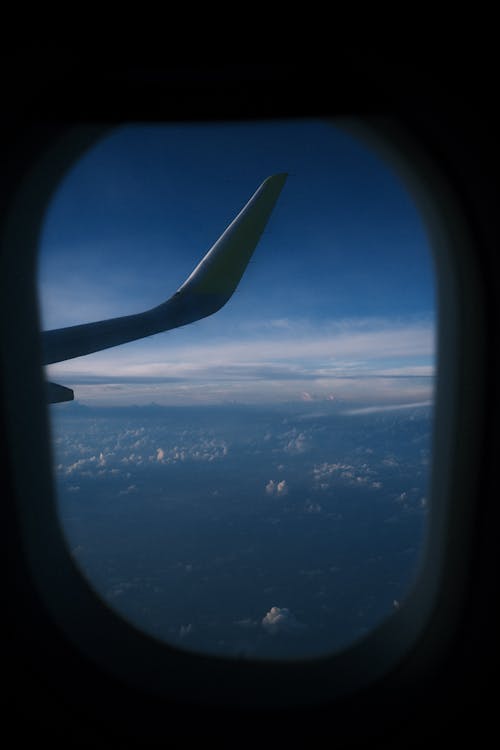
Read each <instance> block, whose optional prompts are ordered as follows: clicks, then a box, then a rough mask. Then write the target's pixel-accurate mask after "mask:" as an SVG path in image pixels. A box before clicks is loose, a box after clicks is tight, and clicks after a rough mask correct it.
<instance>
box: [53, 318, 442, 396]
mask: <svg viewBox="0 0 500 750" xmlns="http://www.w3.org/2000/svg"><path fill="white" fill-rule="evenodd" d="M172 333H175V332H170V333H169V334H168V335H169V339H168V345H169V349H168V356H166V349H167V338H166V336H161V337H158V338H156V337H155V338H154V339H151V340H149V339H146V340H145V341H143V342H132V343H131V344H129V345H127V347H118V348H117V349H115V350H113V351H110V350H105V351H103V352H97V353H96V354H91V355H88V356H86V357H82V358H78V359H77V360H74V361H73V360H71V361H68V362H63V363H58V364H54V365H51V366H49V367H48V373H49V376H50V378H51V379H52V378H54V379H55V380H56V382H60V383H63V384H68V385H70V386H71V387H73V386H75V387H76V388H77V397H78V398H79V399H84V400H87V401H93V402H94V403H97V402H98V401H99V400H100V401H102V402H107V403H145V402H151V400H155V401H158V402H161V403H172V404H174V403H175V404H179V403H220V402H221V401H224V400H226V401H227V400H228V399H229V400H231V399H234V400H239V401H243V402H246V403H250V402H255V401H262V400H275V401H276V400H277V401H289V400H296V401H298V400H305V401H314V400H318V399H324V400H326V399H329V398H331V396H332V393H334V394H335V396H336V397H338V398H352V399H353V400H355V399H358V400H365V401H366V400H367V399H368V398H372V399H376V401H377V402H378V401H380V402H385V403H387V402H396V401H397V399H398V396H399V403H401V402H402V401H403V400H404V401H414V402H418V401H423V400H429V399H430V398H432V387H433V384H432V379H433V374H434V366H433V364H432V361H433V357H434V328H433V325H432V324H431V323H427V324H424V323H418V324H416V323H406V324H401V323H395V322H394V321H391V320H384V319H359V320H347V321H342V320H340V321H327V322H323V323H314V322H313V321H310V322H307V321H301V322H300V324H298V323H297V324H295V323H294V321H289V320H287V321H286V322H285V321H284V320H281V321H278V322H276V321H275V323H274V324H273V325H269V323H267V328H266V326H264V325H263V328H262V330H260V331H258V332H257V334H256V333H255V332H254V333H252V335H251V336H250V335H249V333H248V331H246V332H245V331H244V330H243V329H241V328H237V330H236V332H233V333H232V336H231V338H227V337H226V338H221V337H219V338H217V339H215V340H214V341H213V342H210V343H206V342H203V341H200V340H196V341H192V342H190V344H189V346H188V345H186V343H185V342H183V339H182V338H180V337H177V338H176V337H175V335H171V334H172ZM422 361H424V362H426V361H427V363H426V364H422ZM366 380H368V381H369V382H366ZM100 381H102V382H100ZM118 386H119V387H118Z"/></svg>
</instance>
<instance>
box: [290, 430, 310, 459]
mask: <svg viewBox="0 0 500 750" xmlns="http://www.w3.org/2000/svg"><path fill="white" fill-rule="evenodd" d="M307 449H308V441H307V437H306V435H305V434H304V433H303V432H299V434H298V435H294V436H293V437H292V438H291V440H289V441H288V443H287V444H286V446H285V448H284V451H285V453H291V454H294V453H305V451H306V450H307Z"/></svg>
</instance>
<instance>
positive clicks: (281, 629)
mask: <svg viewBox="0 0 500 750" xmlns="http://www.w3.org/2000/svg"><path fill="white" fill-rule="evenodd" d="M262 627H263V628H264V630H265V631H266V632H267V633H270V634H271V635H276V634H278V633H297V632H299V631H301V630H303V629H304V628H305V625H303V624H302V623H301V622H299V621H298V620H297V618H296V617H295V615H294V614H292V612H290V610H289V609H288V608H287V607H271V609H270V610H269V612H267V614H266V615H265V616H264V617H263V618H262Z"/></svg>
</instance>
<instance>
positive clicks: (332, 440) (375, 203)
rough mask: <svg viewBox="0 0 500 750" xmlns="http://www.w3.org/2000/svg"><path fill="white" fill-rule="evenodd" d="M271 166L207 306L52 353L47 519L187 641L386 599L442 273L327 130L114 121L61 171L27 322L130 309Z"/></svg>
mask: <svg viewBox="0 0 500 750" xmlns="http://www.w3.org/2000/svg"><path fill="white" fill-rule="evenodd" d="M279 172H287V173H289V175H290V176H289V177H288V179H287V182H286V184H285V186H284V187H283V190H282V193H281V196H280V198H279V200H278V202H277V204H276V206H275V209H274V211H273V213H272V216H271V218H270V221H269V224H268V225H267V227H266V230H265V232H264V234H263V235H262V238H261V240H260V242H259V244H258V246H257V249H256V251H255V254H254V256H253V259H252V261H251V263H250V265H249V267H248V268H247V271H246V272H245V274H244V276H243V278H242V281H241V283H240V285H239V286H238V289H237V291H236V292H235V294H234V296H233V297H232V298H231V299H230V301H229V302H228V303H227V305H226V306H225V307H223V308H222V309H221V310H220V311H219V312H217V313H216V314H214V315H212V316H211V317H208V318H205V319H203V320H200V321H198V322H196V323H193V324H191V325H187V326H184V327H182V328H177V329H175V330H171V331H168V332H166V333H161V334H158V335H155V336H152V337H149V338H146V339H143V340H140V341H136V342H132V343H129V344H126V345H123V346H119V347H116V348H112V349H107V350H105V351H102V352H99V353H96V354H91V355H88V356H85V357H79V358H76V359H71V360H68V361H66V362H62V363H60V364H54V365H51V366H49V367H48V368H47V370H48V372H47V377H48V378H49V380H51V381H54V382H56V383H59V384H62V385H65V386H68V387H70V388H72V389H74V392H75V401H73V402H69V403H62V404H55V405H52V406H51V407H50V415H51V419H52V432H53V452H54V465H55V476H56V481H57V491H58V504H59V514H60V520H61V524H62V527H63V529H64V534H65V536H66V539H67V542H68V546H69V548H70V549H71V553H72V555H73V556H74V558H75V560H76V562H77V564H78V565H79V567H80V569H81V571H82V572H83V574H84V575H85V577H86V578H87V579H88V580H89V581H90V583H91V585H92V586H93V587H94V588H95V590H96V591H97V592H98V593H99V595H100V596H101V597H102V598H103V599H104V600H105V601H106V602H107V603H108V604H109V606H110V607H112V608H113V609H114V610H115V611H117V612H118V613H120V614H121V615H123V616H124V617H126V618H127V619H128V620H129V621H131V622H132V623H134V624H135V625H136V626H137V627H139V628H140V629H142V630H143V631H145V632H147V633H149V634H152V635H154V636H156V637H157V638H160V639H162V640H164V641H166V642H168V643H170V644H174V645H176V646H179V647H181V648H185V649H188V650H194V651H201V652H206V653H211V654H212V653H214V654H222V655H228V656H234V657H247V658H278V659H281V658H297V657H299V658H300V657H309V656H317V655H321V654H327V653H330V652H333V651H336V650H339V649H341V648H344V647H346V646H348V645H350V644H352V643H353V642H355V641H356V640H357V639H359V638H360V637H362V636H363V635H365V634H366V633H368V632H370V630H372V629H373V628H374V627H375V626H376V625H378V624H380V623H381V622H382V621H383V620H384V619H386V618H387V617H389V616H390V615H391V613H392V612H393V611H394V609H395V608H398V607H400V606H404V600H405V597H406V596H407V595H408V593H409V591H410V590H411V586H412V583H413V582H414V580H415V578H416V576H417V575H418V570H419V563H420V560H421V557H422V554H423V550H424V545H425V531H426V517H427V512H428V484H429V473H430V462H431V449H432V446H431V432H432V418H433V408H432V406H433V382H434V362H435V356H434V329H435V308H434V278H433V269H432V263H431V256H430V251H429V247H428V242H427V239H426V235H425V232H424V229H423V226H422V222H421V219H420V217H419V215H418V214H417V211H416V208H415V206H414V204H413V203H412V200H411V198H410V196H409V194H408V193H407V191H406V189H405V187H404V185H403V184H402V183H401V182H400V181H399V180H398V178H397V177H396V176H395V174H394V173H393V172H392V171H391V170H390V169H389V167H388V166H387V165H386V164H385V163H384V162H382V161H381V159H380V157H378V156H377V155H376V154H375V153H373V152H371V151H370V150H368V149H367V147H366V146H364V145H363V144H362V143H361V142H359V141H357V140H355V139H354V138H353V137H352V136H351V135H349V134H348V133H346V132H345V131H343V130H342V129H339V128H336V127H333V126H332V125H331V124H329V123H325V122H321V121H309V122H303V121H301V122H293V121H292V122H287V123H279V122H271V123H257V124H255V123H254V124H251V125H250V124H249V125H246V124H233V125H230V124H224V125H220V124H219V125H204V126H202V125H183V126H171V125H165V126H158V125H154V126H142V125H141V126H138V125H134V126H127V127H122V128H119V129H117V130H115V131H113V132H112V133H110V134H109V135H108V136H107V137H105V138H103V139H102V140H101V141H100V142H99V143H97V144H96V145H95V146H94V148H92V149H91V150H90V151H89V152H88V153H87V154H86V155H85V156H84V157H83V158H82V159H80V161H79V162H78V163H77V164H75V166H74V167H73V169H72V170H71V172H70V173H69V174H68V175H67V176H66V178H65V180H64V181H63V182H62V183H61V185H60V188H59V190H58V192H57V194H56V195H55V196H54V199H53V201H52V204H51V206H50V209H49V211H48V214H47V216H46V221H45V225H44V230H43V234H42V239H41V249H40V265H39V290H40V299H41V307H42V319H43V327H44V328H45V329H53V328H61V327H65V326H71V325H75V324H79V323H85V322H89V321H94V320H101V319H106V318H112V317H116V316H119V315H128V314H132V313H136V312H141V311H143V310H146V309H148V308H150V307H153V306H154V305H157V304H159V303H160V302H163V301H164V300H165V299H167V298H168V297H169V296H170V295H171V294H173V292H175V290H176V289H177V288H178V287H179V285H180V284H181V283H182V282H183V281H184V280H185V278H186V277H187V276H188V275H189V273H190V272H191V271H192V269H193V268H194V267H195V266H196V264H197V263H198V262H199V260H200V259H201V257H202V256H203V255H204V253H205V252H206V251H207V250H208V249H209V247H210V246H211V245H212V244H213V242H214V241H215V240H216V239H217V238H218V237H219V236H220V234H221V233H222V231H223V230H224V229H225V227H226V226H227V224H228V223H229V222H230V221H231V220H232V219H233V218H234V216H235V215H236V214H237V213H238V211H239V210H240V209H241V208H242V206H243V205H244V204H245V203H246V201H247V200H248V198H249V197H250V196H251V195H252V193H253V192H254V191H255V190H256V188H257V187H258V186H259V185H260V183H261V182H262V181H263V180H264V179H265V178H266V177H268V176H269V175H272V174H276V173H279Z"/></svg>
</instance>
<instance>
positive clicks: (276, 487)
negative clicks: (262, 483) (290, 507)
mask: <svg viewBox="0 0 500 750" xmlns="http://www.w3.org/2000/svg"><path fill="white" fill-rule="evenodd" d="M266 493H267V494H268V495H281V496H283V495H287V494H288V485H287V483H286V479H282V480H281V481H279V482H276V481H275V480H274V479H270V480H269V482H268V483H267V484H266Z"/></svg>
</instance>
